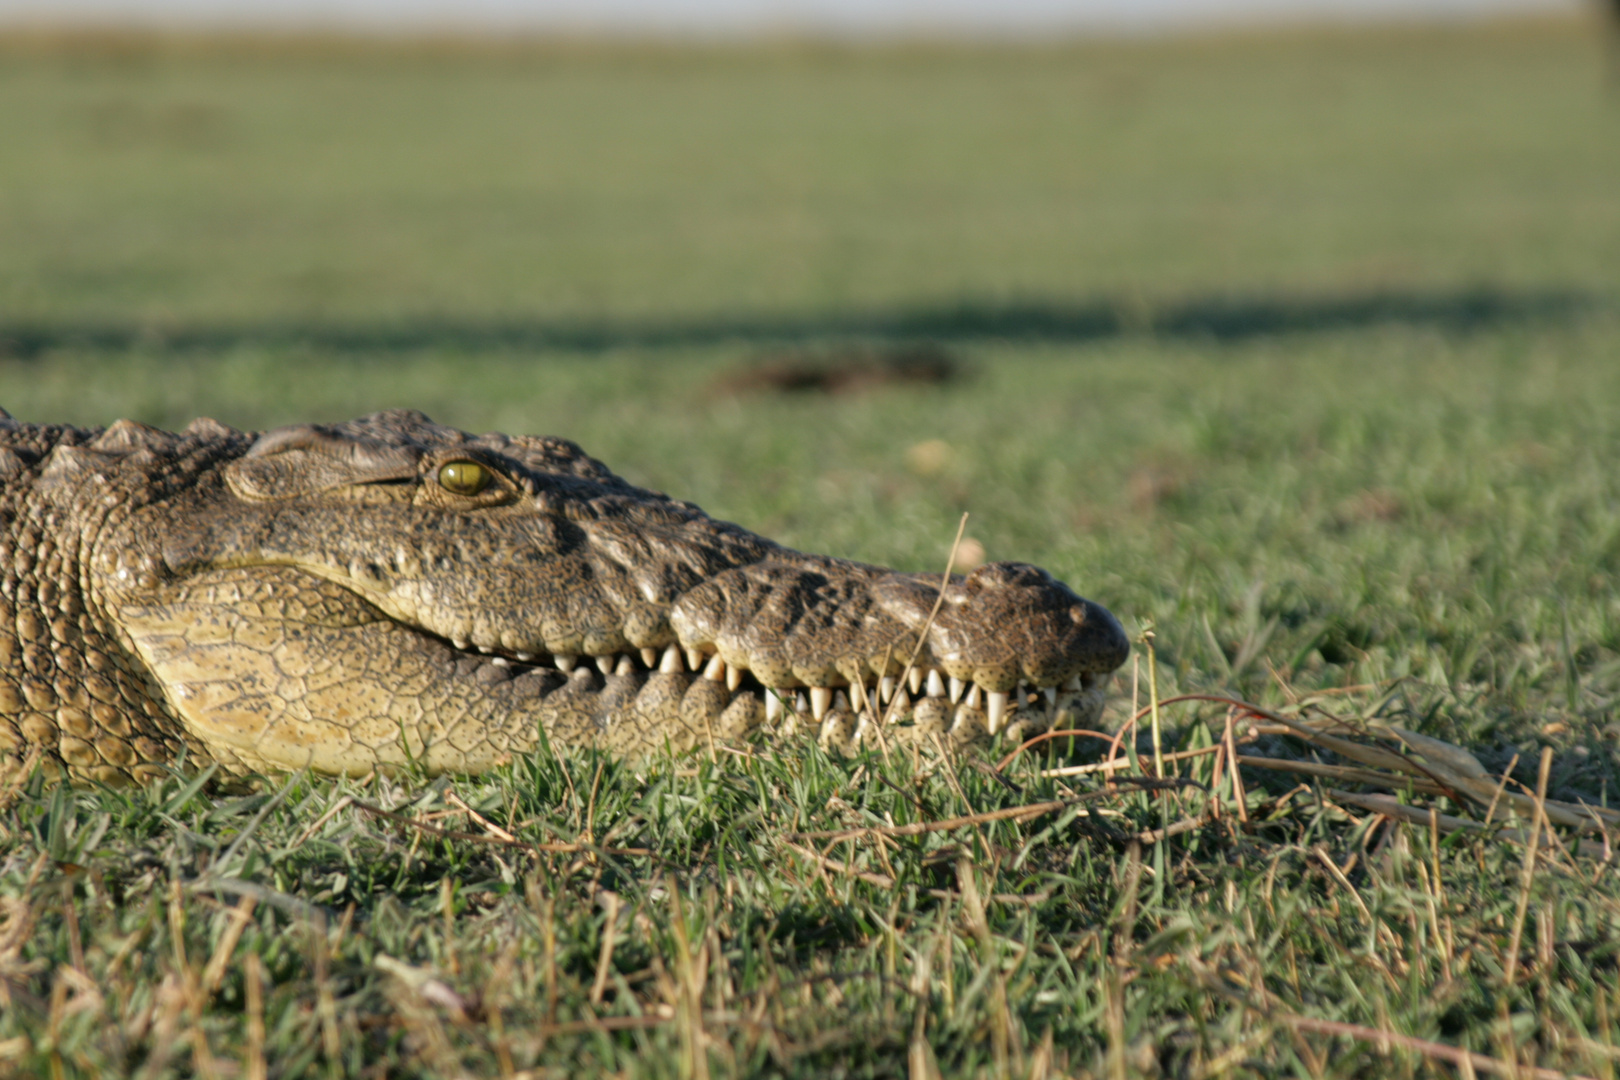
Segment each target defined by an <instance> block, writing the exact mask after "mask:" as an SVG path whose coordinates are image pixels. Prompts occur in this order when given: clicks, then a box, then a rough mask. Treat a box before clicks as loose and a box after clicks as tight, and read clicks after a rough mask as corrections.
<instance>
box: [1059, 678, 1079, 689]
mask: <svg viewBox="0 0 1620 1080" xmlns="http://www.w3.org/2000/svg"><path fill="white" fill-rule="evenodd" d="M1063 689H1065V690H1079V689H1080V676H1078V675H1076V676H1074V677H1073V678H1072V679H1070V680H1069V681H1068V682H1066V683H1064V684H1063Z"/></svg>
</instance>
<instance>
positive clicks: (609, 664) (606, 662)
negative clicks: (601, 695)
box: [596, 656, 613, 675]
mask: <svg viewBox="0 0 1620 1080" xmlns="http://www.w3.org/2000/svg"><path fill="white" fill-rule="evenodd" d="M596 670H597V671H600V672H601V673H602V674H604V675H611V674H613V657H612V656H598V657H597V658H596Z"/></svg>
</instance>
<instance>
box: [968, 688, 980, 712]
mask: <svg viewBox="0 0 1620 1080" xmlns="http://www.w3.org/2000/svg"><path fill="white" fill-rule="evenodd" d="M967 707H968V708H970V709H977V708H978V707H979V684H978V683H971V684H969V685H968V692H967Z"/></svg>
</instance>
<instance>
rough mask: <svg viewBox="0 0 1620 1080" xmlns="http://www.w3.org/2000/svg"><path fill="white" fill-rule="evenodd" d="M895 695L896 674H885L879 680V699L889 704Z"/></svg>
mask: <svg viewBox="0 0 1620 1080" xmlns="http://www.w3.org/2000/svg"><path fill="white" fill-rule="evenodd" d="M893 697H894V676H893V675H885V676H883V678H881V679H879V680H878V701H880V702H882V703H883V704H885V705H887V704H888V703H889V700H890V699H891V698H893Z"/></svg>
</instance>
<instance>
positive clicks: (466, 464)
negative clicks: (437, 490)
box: [439, 461, 490, 495]
mask: <svg viewBox="0 0 1620 1080" xmlns="http://www.w3.org/2000/svg"><path fill="white" fill-rule="evenodd" d="M489 481H490V476H489V470H488V469H486V468H484V467H483V466H482V465H480V464H478V462H476V461H452V462H449V463H448V464H445V465H441V466H440V467H439V486H440V487H442V488H444V490H446V491H448V492H451V493H453V494H456V495H476V494H478V493H479V492H480V491H483V490H484V489H485V488H486V487H488V486H489Z"/></svg>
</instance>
